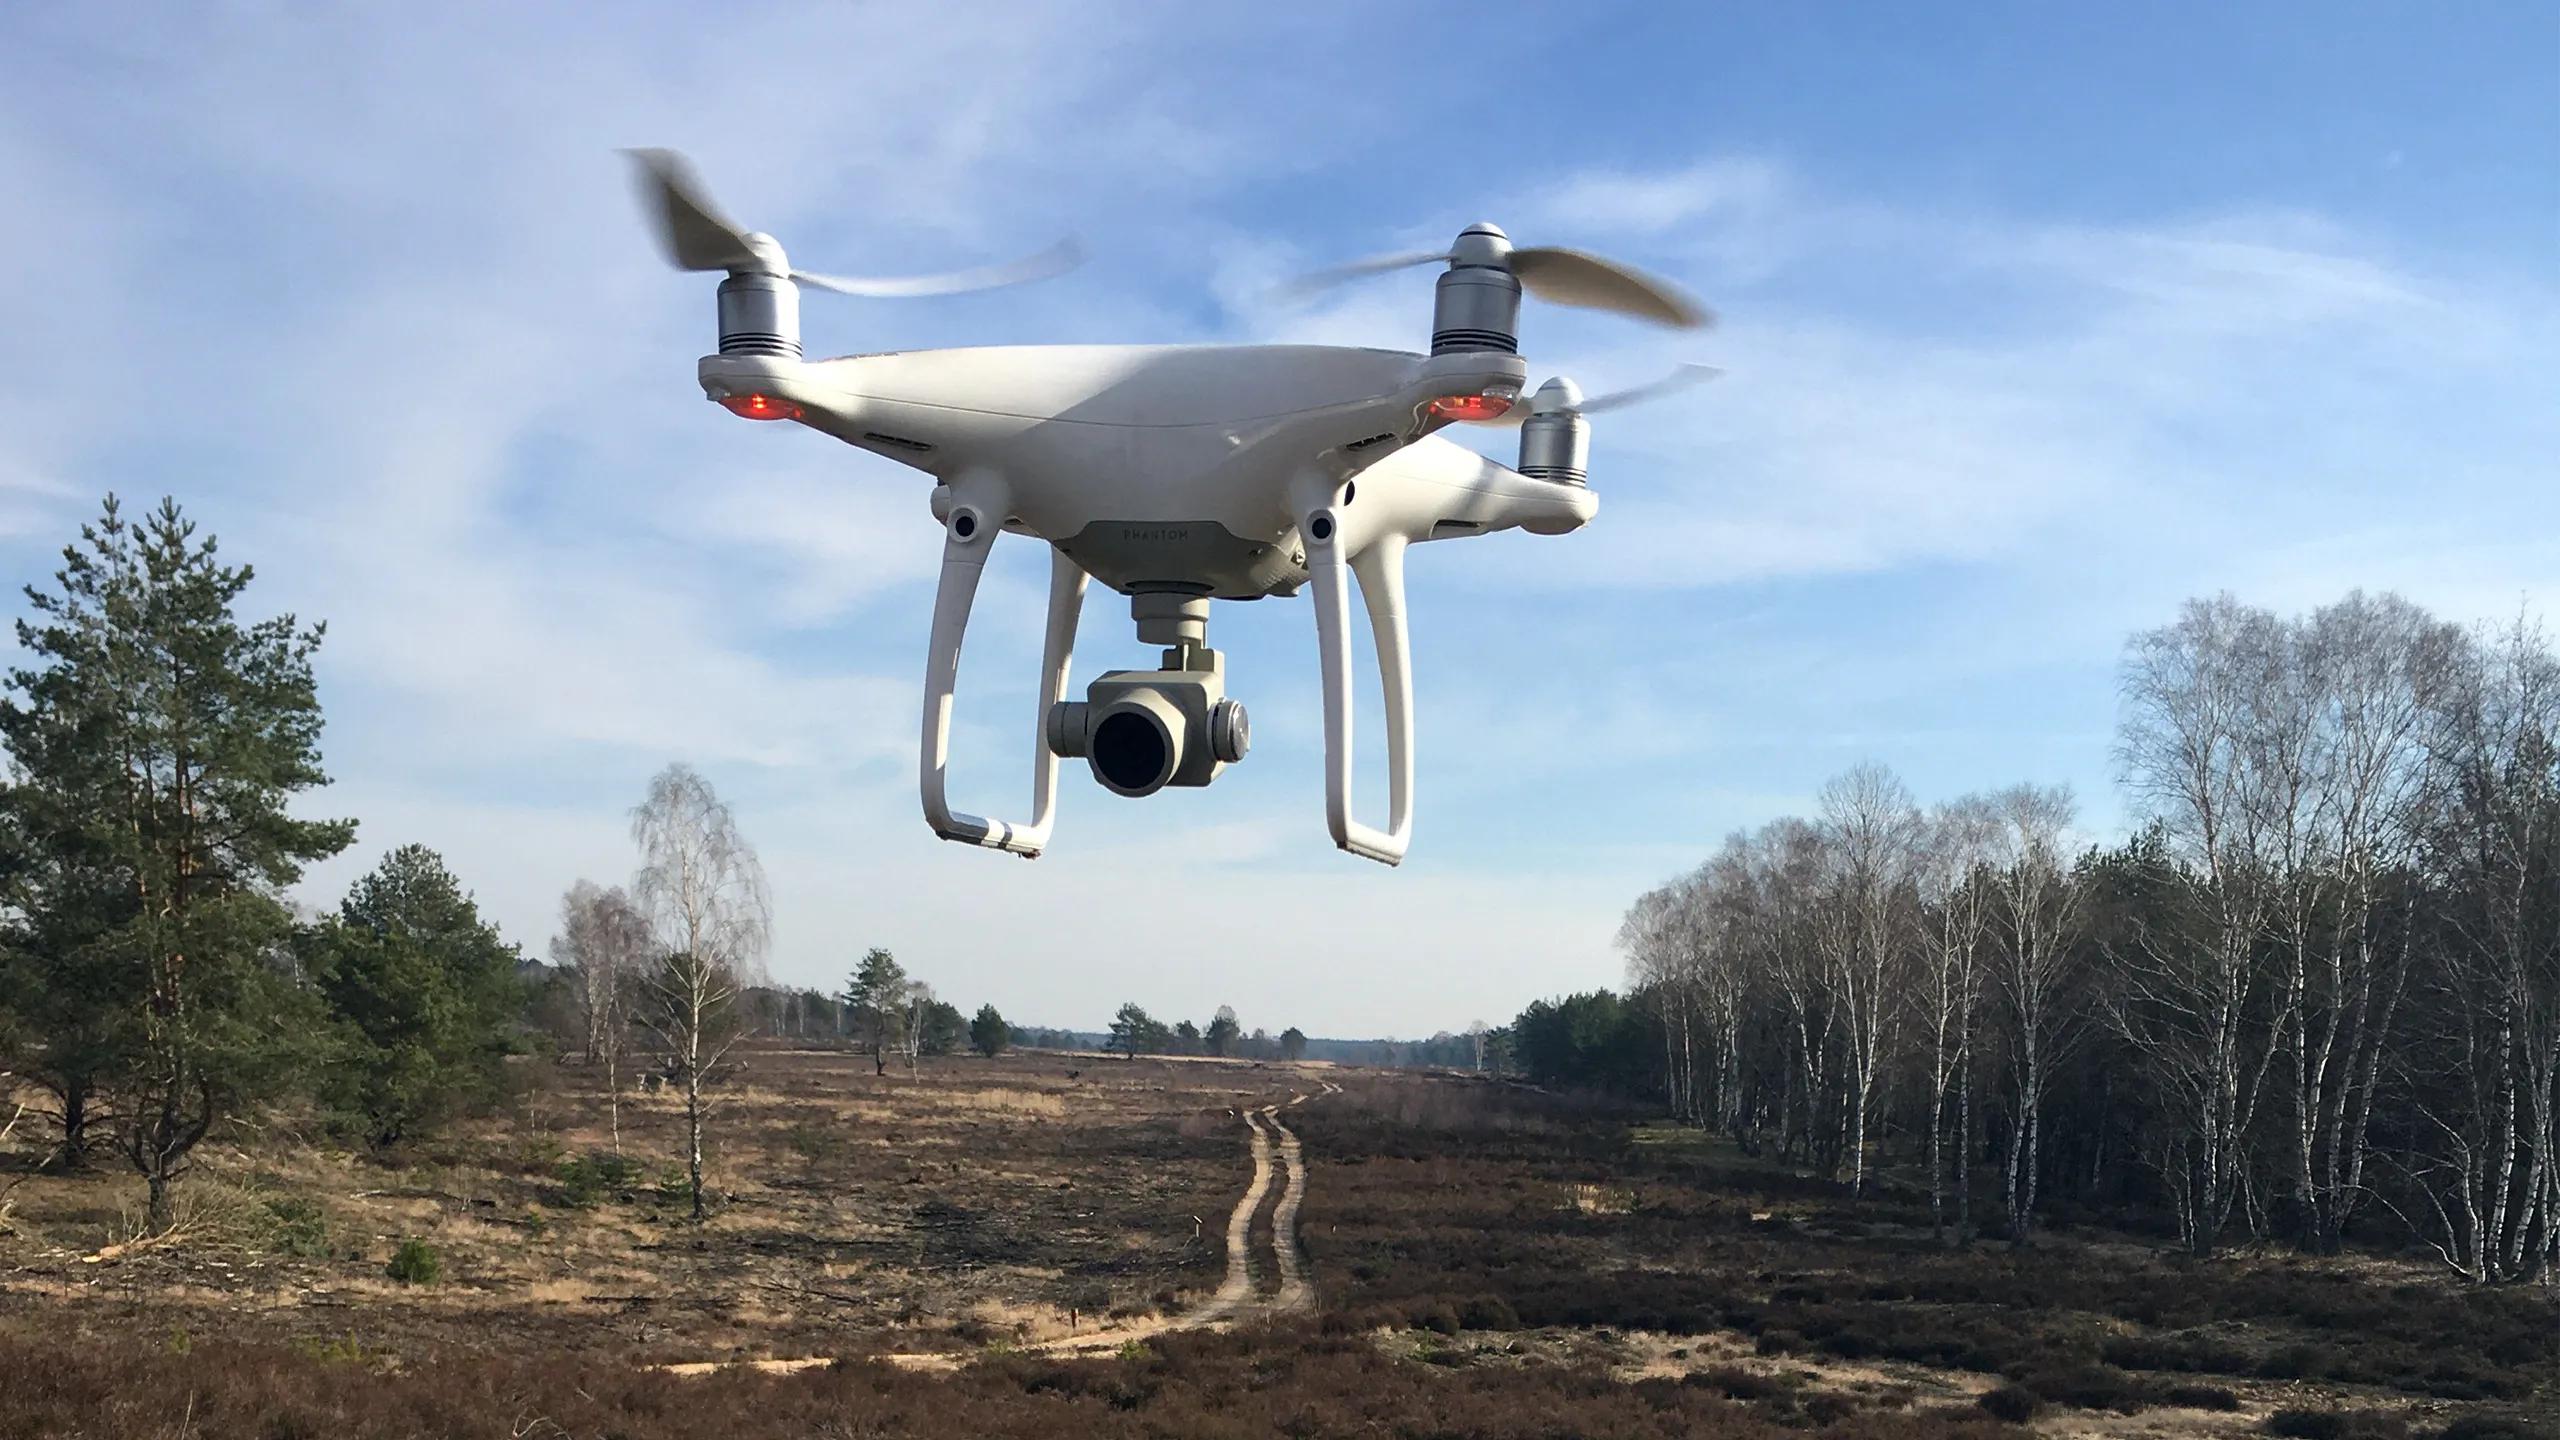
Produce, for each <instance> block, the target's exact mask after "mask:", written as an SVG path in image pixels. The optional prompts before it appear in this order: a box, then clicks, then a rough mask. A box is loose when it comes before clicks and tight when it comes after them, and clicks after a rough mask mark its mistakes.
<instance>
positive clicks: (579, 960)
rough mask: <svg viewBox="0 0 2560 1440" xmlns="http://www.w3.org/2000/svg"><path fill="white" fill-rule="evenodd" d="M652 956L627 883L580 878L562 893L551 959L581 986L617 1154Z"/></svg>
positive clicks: (591, 1057) (589, 1046)
mask: <svg viewBox="0 0 2560 1440" xmlns="http://www.w3.org/2000/svg"><path fill="white" fill-rule="evenodd" d="M649 955H650V934H649V922H648V920H647V918H646V917H644V916H643V915H641V913H640V909H639V907H638V906H636V905H634V904H633V903H632V902H631V897H630V895H629V894H628V893H626V892H625V891H624V890H623V889H622V887H621V886H619V885H616V886H613V887H612V888H610V889H608V888H606V887H604V886H602V885H598V884H597V883H595V882H594V881H592V880H580V881H578V882H577V883H576V884H574V885H571V886H570V887H569V891H568V893H567V894H565V895H563V896H561V897H560V933H559V934H557V935H554V936H553V937H551V961H552V963H553V964H555V965H558V966H561V967H562V968H564V969H566V970H567V971H568V972H569V976H570V982H571V984H572V985H573V986H575V987H576V994H577V998H578V1009H579V1014H580V1018H581V1019H582V1020H583V1021H584V1022H585V1026H586V1059H587V1063H588V1064H590V1065H593V1064H599V1063H601V1064H602V1065H603V1066H604V1090H605V1107H606V1114H607V1116H608V1118H609V1121H610V1124H611V1126H612V1132H613V1153H615V1154H616V1155H619V1154H621V1153H622V1071H623V1052H624V1049H625V1045H624V1041H625V1039H626V1037H627V1036H628V1035H629V1034H630V1029H631V1003H632V991H633V988H634V987H635V986H637V985H638V984H639V983H640V982H641V981H642V980H644V979H645V978H647V975H648V965H649Z"/></svg>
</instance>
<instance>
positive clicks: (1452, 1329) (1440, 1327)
mask: <svg viewBox="0 0 2560 1440" xmlns="http://www.w3.org/2000/svg"><path fill="white" fill-rule="evenodd" d="M1412 1321H1413V1324H1414V1327H1415V1328H1417V1329H1421V1330H1428V1331H1430V1332H1432V1333H1433V1334H1435V1335H1455V1334H1457V1333H1458V1312H1457V1310H1456V1308H1455V1307H1453V1306H1451V1305H1450V1304H1449V1302H1448V1301H1446V1300H1442V1301H1440V1302H1438V1303H1437V1304H1432V1305H1418V1306H1416V1307H1414V1309H1413V1312H1412Z"/></svg>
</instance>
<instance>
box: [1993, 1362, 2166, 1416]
mask: <svg viewBox="0 0 2560 1440" xmlns="http://www.w3.org/2000/svg"><path fill="white" fill-rule="evenodd" d="M2017 1378H2018V1383H2019V1384H2020V1385H2023V1386H2025V1387H2026V1388H2027V1389H2029V1390H2032V1391H2034V1392H2035V1393H2036V1394H2038V1395H2041V1396H2043V1397H2044V1398H2045V1399H2047V1400H2050V1401H2052V1402H2053V1403H2054V1404H2056V1405H2069V1406H2072V1407H2074V1408H2076V1409H2081V1410H2117V1411H2122V1412H2124V1413H2125V1414H2128V1415H2129V1414H2131V1413H2133V1412H2134V1411H2136V1410H2139V1409H2141V1408H2143V1407H2144V1406H2146V1405H2149V1404H2150V1403H2151V1402H2152V1391H2151V1389H2150V1388H2149V1387H2148V1386H2147V1385H2145V1384H2144V1383H2143V1382H2141V1381H2139V1380H2136V1379H2134V1378H2133V1377H2132V1376H2130V1375H2128V1374H2126V1373H2125V1372H2123V1371H2122V1370H2119V1369H2117V1368H2116V1367H2114V1366H2113V1365H2098V1364H2089V1365H2067V1366H2056V1367H2053V1368H2049V1369H2040V1370H2032V1371H2029V1372H2027V1373H2026V1374H2024V1375H2022V1376H2019V1377H2017Z"/></svg>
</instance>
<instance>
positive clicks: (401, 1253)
mask: <svg viewBox="0 0 2560 1440" xmlns="http://www.w3.org/2000/svg"><path fill="white" fill-rule="evenodd" d="M382 1268H383V1273H384V1274H386V1275H389V1276H390V1277H391V1278H392V1279H394V1280H397V1281H399V1282H400V1283H401V1284H403V1285H433V1284H435V1283H436V1282H437V1281H438V1280H441V1279H443V1278H444V1260H443V1259H442V1258H441V1257H440V1256H438V1255H437V1254H436V1251H435V1247H434V1246H432V1245H429V1244H428V1243H427V1242H426V1241H424V1240H419V1239H415V1238H412V1239H408V1240H403V1241H401V1242H400V1248H399V1249H398V1250H396V1251H394V1252H392V1255H391V1263H390V1264H388V1265H386V1266H384V1267H382Z"/></svg>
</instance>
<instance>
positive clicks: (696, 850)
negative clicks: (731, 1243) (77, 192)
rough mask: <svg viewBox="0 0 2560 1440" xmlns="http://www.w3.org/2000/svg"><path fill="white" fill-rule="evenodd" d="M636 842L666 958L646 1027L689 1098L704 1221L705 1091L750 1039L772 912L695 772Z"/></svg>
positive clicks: (647, 815) (685, 769) (740, 844)
mask: <svg viewBox="0 0 2560 1440" xmlns="http://www.w3.org/2000/svg"><path fill="white" fill-rule="evenodd" d="M631 839H632V842H633V843H634V844H636V845H638V846H639V847H640V857H641V860H640V871H639V875H638V877H637V878H636V880H635V882H634V885H633V890H634V892H635V898H636V899H637V901H638V903H639V907H640V910H641V913H642V914H644V915H645V916H647V917H648V921H649V926H650V930H651V933H652V934H653V936H654V937H655V939H656V943H657V949H658V952H659V959H658V963H657V965H656V967H655V969H654V971H653V972H652V974H651V976H650V980H649V1001H650V1003H649V1006H648V1009H647V1012H646V1020H647V1023H648V1024H649V1027H650V1029H651V1030H652V1031H653V1032H654V1033H655V1034H656V1035H657V1037H658V1041H659V1044H660V1046H661V1047H662V1049H663V1051H664V1053H665V1055H666V1059H667V1064H668V1069H669V1072H670V1073H669V1077H668V1078H669V1079H671V1080H673V1081H674V1082H675V1083H676V1084H677V1085H678V1086H679V1087H681V1091H682V1094H683V1097H684V1115H685V1170H686V1175H687V1177H688V1179H689V1181H690V1183H691V1185H692V1190H693V1216H694V1218H695V1219H697V1220H698V1219H701V1218H702V1214H703V1204H702V1127H703V1119H704V1115H705V1111H706V1102H705V1099H704V1093H703V1092H704V1086H705V1085H706V1084H708V1083H710V1082H711V1081H712V1080H713V1079H714V1078H715V1077H716V1075H717V1073H718V1072H719V1070H720V1067H721V1064H722V1062H723V1061H724V1060H725V1059H726V1058H727V1056H728V1053H729V1050H730V1048H731V1047H732V1046H734V1045H735V1044H736V1043H737V1041H738V1039H739V1038H740V1037H741V1036H742V1035H743V1034H744V1031H743V1029H742V1028H741V1027H740V1026H739V1025H738V1023H737V1019H736V1002H737V998H738V992H739V990H740V988H741V987H742V986H743V985H745V984H747V983H750V982H751V981H754V980H759V979H761V978H762V977H763V975H764V973H765V970H764V957H765V948H766V946H767V945H768V943H770V939H771V935H772V906H771V902H770V900H769V899H768V898H767V894H766V890H765V880H764V866H763V864H762V863H761V862H759V861H758V860H757V859H756V852H755V849H754V847H753V846H750V845H749V844H748V843H747V841H746V838H745V837H744V836H743V835H741V834H739V833H738V826H737V820H736V818H735V817H734V816H733V815H732V814H731V813H730V811H729V807H728V805H727V804H726V803H724V802H723V801H722V800H721V799H720V797H719V796H718V795H717V794H715V793H714V792H713V791H712V788H711V783H710V782H709V781H707V780H705V779H703V778H702V776H701V775H699V774H697V773H696V772H695V771H694V770H693V769H692V768H691V767H690V766H686V765H682V764H676V765H670V766H668V767H667V768H666V769H664V770H662V771H660V772H658V775H657V777H656V778H655V779H653V780H651V781H650V782H649V795H648V798H647V799H645V800H643V801H641V802H640V804H639V805H637V806H635V807H634V808H633V809H632V812H631Z"/></svg>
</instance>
